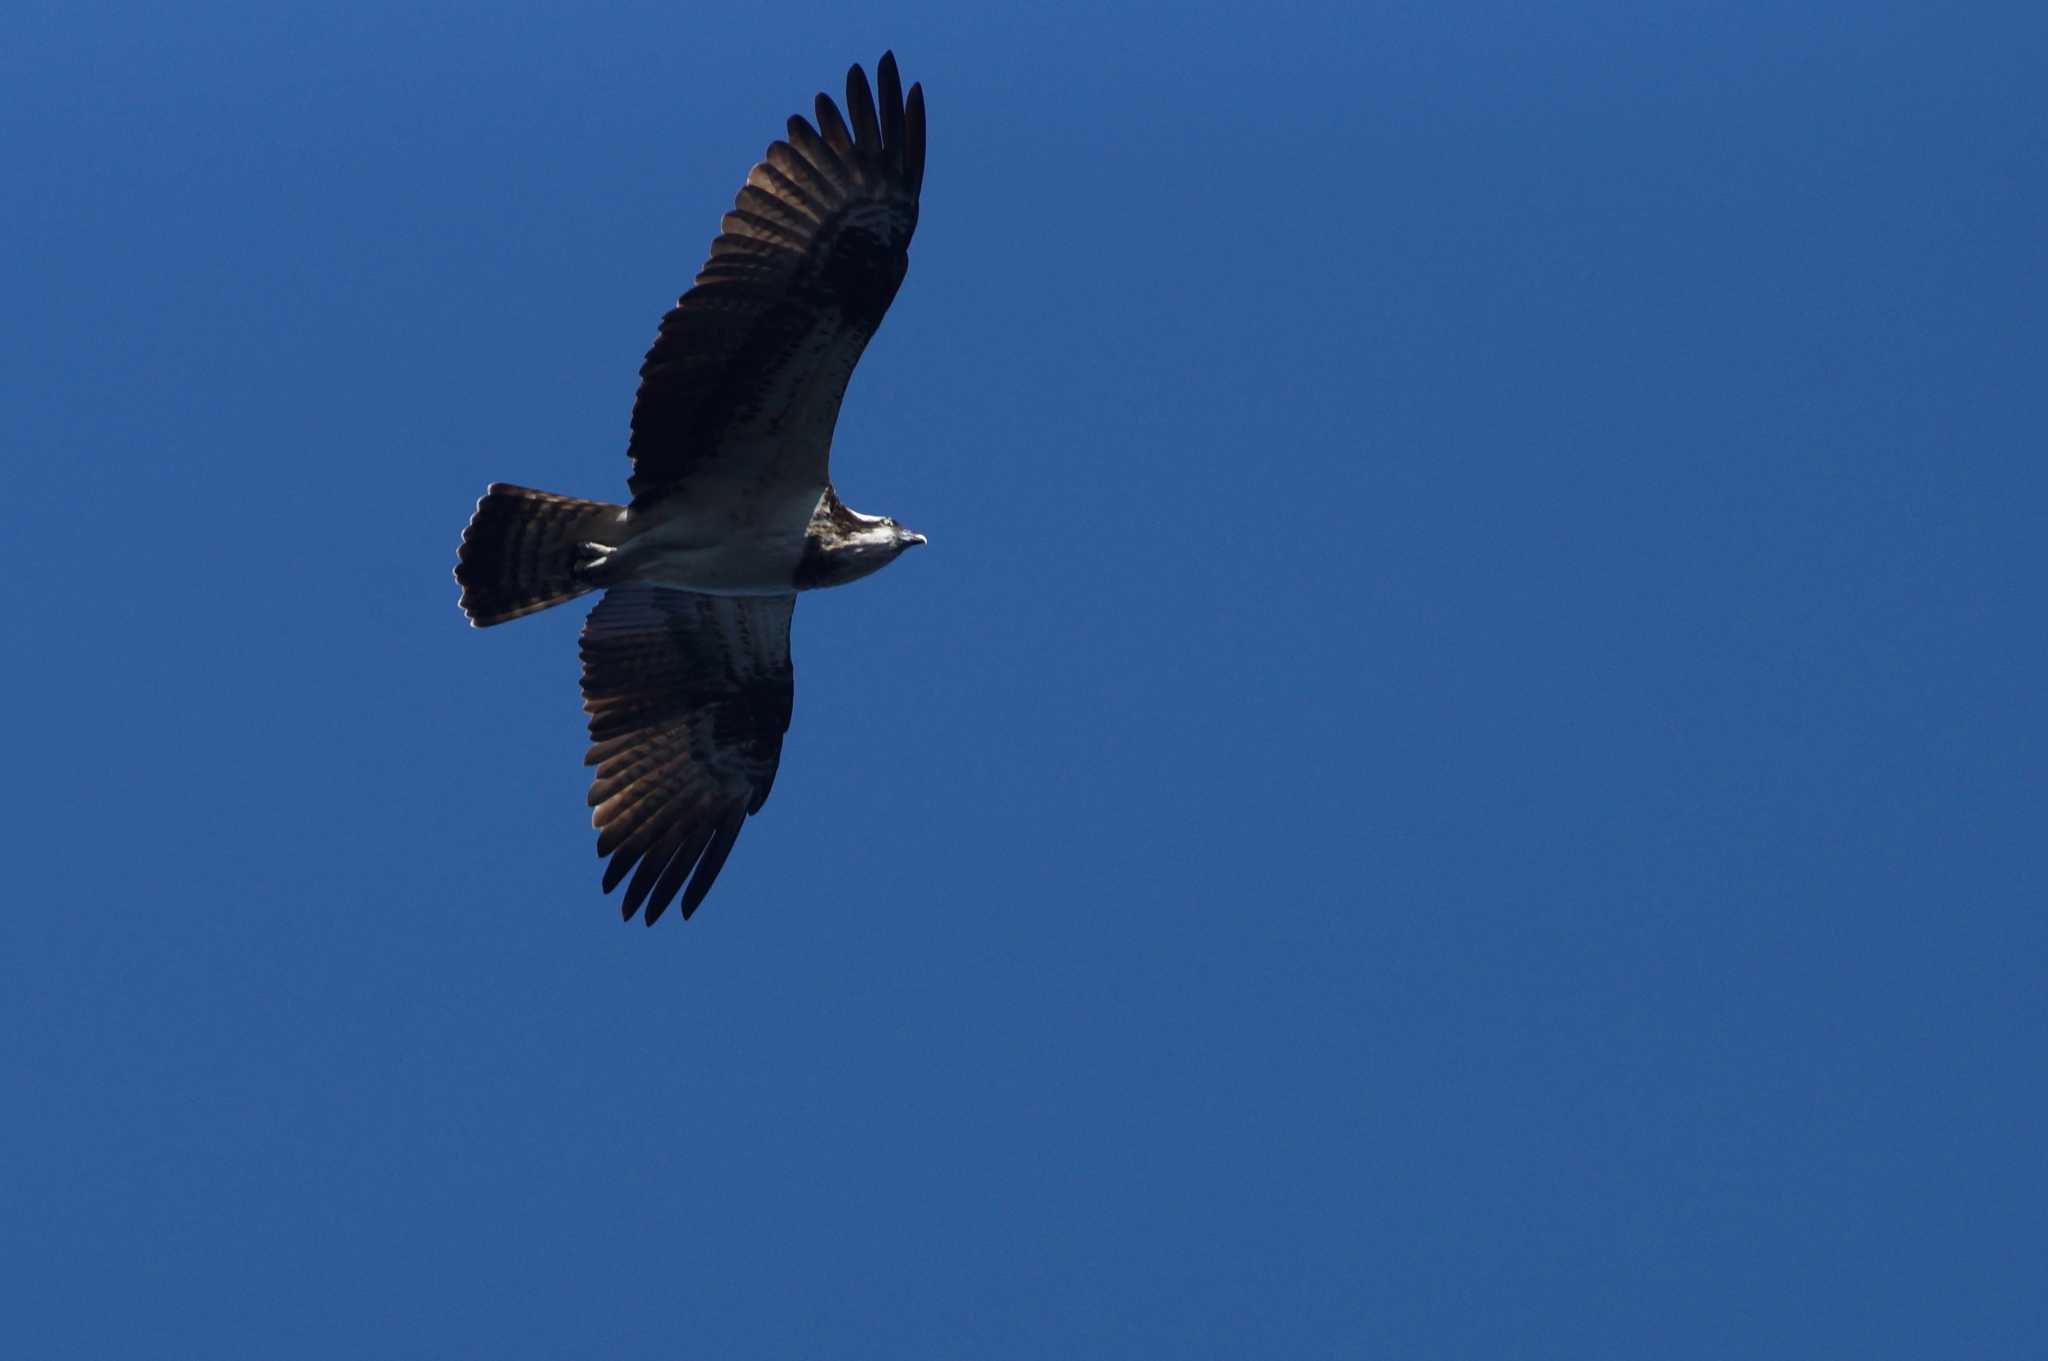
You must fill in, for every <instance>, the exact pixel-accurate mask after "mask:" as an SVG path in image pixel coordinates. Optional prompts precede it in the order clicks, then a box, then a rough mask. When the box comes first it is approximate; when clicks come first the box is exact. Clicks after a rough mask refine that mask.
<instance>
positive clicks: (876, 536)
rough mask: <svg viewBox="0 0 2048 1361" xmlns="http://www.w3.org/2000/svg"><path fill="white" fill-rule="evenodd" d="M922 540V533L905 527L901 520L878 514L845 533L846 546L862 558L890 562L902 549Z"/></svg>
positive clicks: (911, 546) (917, 543)
mask: <svg viewBox="0 0 2048 1361" xmlns="http://www.w3.org/2000/svg"><path fill="white" fill-rule="evenodd" d="M863 518H864V519H865V517H863ZM924 541H925V540H924V535H922V534H919V533H916V532H915V531H912V530H909V529H905V528H904V527H903V524H902V522H900V521H898V520H896V519H894V518H892V517H890V516H887V515H878V516H875V517H874V518H873V519H865V522H864V523H863V524H862V525H861V526H860V527H859V528H858V529H856V530H854V532H853V533H851V534H849V535H847V536H846V547H847V548H848V549H850V550H851V551H852V552H853V553H855V554H856V555H858V556H860V557H862V558H869V559H879V560H880V561H881V562H891V561H894V560H895V558H896V555H897V554H899V553H901V552H902V551H903V550H904V549H906V548H915V547H917V545H919V544H921V543H923V542H924Z"/></svg>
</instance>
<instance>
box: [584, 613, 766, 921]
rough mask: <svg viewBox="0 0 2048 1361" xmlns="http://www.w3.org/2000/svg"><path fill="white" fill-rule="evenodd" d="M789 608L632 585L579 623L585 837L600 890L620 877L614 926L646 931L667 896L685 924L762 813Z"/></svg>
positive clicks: (609, 887)
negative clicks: (601, 865) (599, 873)
mask: <svg viewBox="0 0 2048 1361" xmlns="http://www.w3.org/2000/svg"><path fill="white" fill-rule="evenodd" d="M795 608H796V597H795V596H793V595H780V596H750V597H731V596H710V595H698V594H696V593H695V592H693V591H677V590H670V589H668V588H666V587H661V586H647V585H640V584H635V585H628V586H615V587H613V588H612V590H611V591H610V592H609V593H607V594H606V596H605V598H604V600H603V601H602V602H600V603H599V605H598V607H597V608H596V609H594V610H592V611H591V612H590V618H589V620H588V621H586V622H585V623H584V625H583V708H584V711H585V712H587V713H588V714H589V715H590V750H589V752H588V753H586V754H585V756H584V758H583V760H584V764H586V765H592V766H596V767H597V773H596V777H595V778H594V779H593V780H592V781H591V785H590V804H591V807H592V809H594V810H595V811H593V813H592V814H591V824H592V825H593V826H595V827H596V828H597V853H598V855H600V856H609V857H610V858H611V863H610V864H609V865H608V866H606V867H605V872H604V891H605V892H606V893H610V892H611V891H612V890H613V889H615V888H617V887H618V886H619V882H620V881H621V880H623V879H625V878H626V876H627V875H628V874H630V875H632V881H631V882H630V883H628V884H627V885H626V896H625V900H624V902H623V904H622V907H623V909H624V915H625V916H626V917H627V918H628V919H630V918H631V917H632V916H633V914H634V912H636V911H638V910H639V909H640V908H641V906H642V905H643V904H644V905H645V907H646V909H647V924H648V925H649V926H652V925H654V923H655V921H656V919H658V918H659V917H660V916H661V914H662V912H663V911H664V910H666V909H667V907H668V905H669V903H670V902H671V901H672V900H673V899H674V898H675V896H676V894H677V893H678V892H681V893H682V895H683V901H682V914H683V916H684V917H685V918H687V917H688V916H689V915H690V914H691V913H693V912H695V911H696V910H697V905H698V904H699V903H701V902H703V901H704V895H705V894H706V893H708V892H710V891H711V884H712V881H713V880H715V879H716V878H717V877H718V871H719V870H720V869H721V868H723V867H724V865H725V858H726V856H727V855H729V854H731V852H732V847H733V843H734V842H735V841H737V840H738V839H739V835H740V826H741V824H742V823H744V822H745V821H746V820H747V817H748V815H749V814H751V813H757V812H759V811H760V810H761V805H762V804H764V803H766V802H767V801H768V790H769V788H770V787H771V786H772V785H773V784H774V783H775V768H776V766H777V764H779V763H780V761H781V760H782V735H783V734H784V733H785V732H787V731H789V715H790V706H791V702H792V700H793V697H794V695H795V677H794V672H793V671H792V669H791V667H790V663H789V620H790V615H791V614H792V613H793V612H794V610H795ZM693 869H694V871H695V873H694V874H692V870H693ZM685 879H687V880H688V881H689V886H688V888H687V889H685V888H684V881H685Z"/></svg>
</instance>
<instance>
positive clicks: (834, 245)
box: [631, 54, 924, 501]
mask: <svg viewBox="0 0 2048 1361" xmlns="http://www.w3.org/2000/svg"><path fill="white" fill-rule="evenodd" d="M875 76H876V80H877V82H878V83H879V85H880V86H881V103H880V106H879V107H877V105H876V102H875V97H874V95H873V94H872V93H871V92H870V91H869V89H868V78H867V76H866V74H865V73H863V72H862V70H861V69H860V67H858V66H855V67H854V68H853V69H852V70H850V71H848V72H847V74H846V108H847V118H841V117H840V114H839V109H838V107H837V106H836V105H834V104H833V102H832V101H831V100H830V99H829V98H827V97H826V96H824V95H822V94H821V95H819V96H818V99H817V116H818V124H817V126H816V127H815V128H814V127H812V126H811V125H810V124H809V123H807V122H805V121H804V119H803V118H802V117H801V116H795V117H792V118H791V119H790V120H789V140H788V141H783V142H776V143H774V144H773V145H771V146H770V147H769V148H768V155H767V159H765V160H763V161H762V162H761V164H759V165H757V166H755V167H754V169H753V172H752V173H751V174H749V175H748V176H747V183H746V187H745V188H743V189H741V190H740V193H739V198H738V200H737V202H735V203H734V205H733V210H732V211H731V212H729V213H727V214H726V215H725V219H724V221H723V222H721V223H720V224H719V227H720V230H719V236H718V239H717V240H715V241H713V242H712V243H711V258H710V259H709V260H708V261H706V262H705V264H704V268H703V270H702V271H701V272H700V273H699V274H698V275H697V279H696V282H695V283H694V284H693V285H692V286H691V288H690V291H689V292H687V293H685V294H683V296H682V298H681V299H680V300H679V301H678V302H677V303H676V305H675V307H674V308H673V309H672V310H671V311H670V312H669V314H668V315H667V316H665V317H663V318H662V322H661V332H660V334H659V335H657V336H656V337H655V341H654V346H653V348H652V349H650V350H649V351H648V352H647V361H646V363H645V364H643V365H642V366H641V368H640V393H639V396H638V397H637V398H636V399H635V401H634V404H633V441H632V445H631V453H632V456H633V476H632V481H631V486H632V488H633V496H634V498H635V500H636V501H643V500H646V499H648V498H650V497H652V496H656V495H660V494H662V493H665V492H667V491H669V490H671V489H672V488H673V487H674V485H675V484H676V483H678V482H683V481H689V480H694V479H698V478H703V477H711V478H716V479H720V480H725V481H729V482H731V483H734V484H749V485H759V484H761V483H763V482H771V483H780V482H783V481H785V480H790V481H801V482H802V483H803V484H804V485H815V486H816V487H818V488H820V489H822V488H823V487H824V486H825V484H826V482H827V480H828V469H827V455H828V454H829V452H830V449H831V445H832V427H833V426H834V425H835V424H836V423H837V422H838V419H839V401H840V398H841V397H842V396H843V395H844V394H845V392H846V380H847V379H848V378H849V377H850V376H852V373H853V366H854V364H855V363H856V362H858V361H859V359H860V356H861V351H862V350H864V349H866V348H867V343H868V338H869V337H870V336H872V335H873V334H874V333H875V328H876V327H878V326H880V325H881V324H882V315H883V313H885V312H887V311H888V310H889V303H890V301H891V300H892V299H893V298H895V296H896V289H897V286H898V285H900V284H901V283H902V282H903V274H904V271H905V270H907V269H908V268H909V267H910V256H909V254H908V248H909V246H910V236H911V233H912V232H913V231H915V230H916V228H917V195H918V189H919V187H920V186H921V185H922V184H923V183H924V91H923V90H922V89H921V88H920V87H918V86H916V85H913V86H911V87H910V97H909V99H908V100H906V99H905V98H904V96H903V84H902V81H901V79H900V78H899V77H898V76H897V73H896V58H895V56H894V55H893V54H884V55H883V57H882V60H881V63H880V64H879V65H878V66H877V67H876V68H875ZM849 120H850V121H851V125H852V126H851V127H850V128H849V126H848V122H849Z"/></svg>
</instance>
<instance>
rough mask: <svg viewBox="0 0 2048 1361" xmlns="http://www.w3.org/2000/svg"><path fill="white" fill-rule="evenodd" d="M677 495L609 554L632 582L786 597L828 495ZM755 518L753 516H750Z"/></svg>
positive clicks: (699, 490) (698, 487)
mask: <svg viewBox="0 0 2048 1361" xmlns="http://www.w3.org/2000/svg"><path fill="white" fill-rule="evenodd" d="M708 490H710V489H709V488H707V487H705V486H703V485H702V484H701V483H700V484H697V485H695V486H693V487H692V488H691V491H692V493H695V495H690V496H678V497H676V498H674V499H673V500H672V501H670V502H667V503H665V504H663V505H662V506H661V507H660V511H659V518H658V519H654V520H653V521H652V522H651V523H649V524H648V525H647V527H646V528H644V529H642V530H641V531H639V532H638V533H636V534H634V535H633V537H632V538H630V539H628V540H627V541H626V542H625V543H624V544H622V545H621V546H620V547H618V548H616V549H614V550H613V551H612V552H611V553H610V554H608V555H607V559H608V561H609V563H610V564H611V565H612V566H613V567H614V569H615V570H621V571H622V572H623V575H624V579H625V580H628V581H647V582H652V583H654V584H655V585H658V586H677V587H681V588H682V589H683V590H686V591H701V592H703V593H704V594H706V595H786V594H787V593H788V592H789V591H790V590H792V589H793V585H792V583H793V581H794V580H795V577H796V568H797V563H798V562H800V561H801V560H802V558H803V555H804V531H805V530H806V529H808V528H809V527H810V523H811V513H812V512H813V511H815V510H816V509H817V507H818V502H819V500H820V499H822V497H823V495H824V493H823V492H820V491H793V492H784V493H783V494H782V495H780V496H776V497H774V498H773V499H765V498H764V499H759V500H752V501H749V500H748V499H747V498H745V497H718V496H703V495H702V493H704V492H706V491H708ZM747 512H751V513H747Z"/></svg>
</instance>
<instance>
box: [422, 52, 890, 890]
mask: <svg viewBox="0 0 2048 1361" xmlns="http://www.w3.org/2000/svg"><path fill="white" fill-rule="evenodd" d="M876 76H877V80H878V83H879V86H880V95H881V100H880V104H879V105H877V103H876V100H875V96H874V93H873V92H871V91H870V89H869V87H868V83H867V77H866V75H865V74H864V73H863V72H862V71H861V69H860V68H859V67H858V66H856V67H854V68H853V69H852V70H851V71H850V72H849V73H848V75H847V101H846V102H847V117H846V118H842V117H841V115H840V112H839V110H838V107H837V106H836V105H834V104H833V103H832V101H831V100H830V99H828V98H826V97H825V96H824V95H819V96H818V99H817V102H816V112H817V126H816V127H813V126H812V125H811V124H810V123H808V122H806V121H805V120H803V119H802V118H792V119H790V120H789V138H788V140H787V141H779V142H776V143H774V144H773V145H772V146H770V147H769V149H768V155H767V157H766V159H764V160H763V161H762V163H761V164H759V165H757V166H755V167H754V170H753V172H752V173H751V174H750V175H749V176H748V178H747V184H746V186H745V187H744V188H742V189H741V191H740V194H739V199H738V202H737V203H736V204H735V206H734V209H733V211H732V212H730V213H727V214H726V216H725V219H724V221H723V223H722V224H721V226H722V229H723V230H722V231H721V233H720V235H719V237H718V238H717V240H715V241H714V242H713V243H712V248H711V258H710V260H709V261H708V262H707V263H706V264H705V266H704V268H703V270H702V271H700V272H699V274H698V276H697V280H696V282H695V284H694V285H693V286H692V287H691V288H690V290H689V291H688V292H687V293H685V294H684V295H683V296H682V298H681V299H680V300H679V301H678V302H677V304H676V306H675V307H674V308H673V309H672V310H671V311H670V312H669V314H668V315H667V316H666V317H664V318H663V320H662V325H661V330H660V333H659V334H658V335H657V336H656V338H655V342H654V345H653V348H651V349H650V350H649V351H648V354H647V360H646V363H645V364H644V365H643V366H642V368H641V385H640V393H639V397H638V399H637V400H636V402H635V404H634V410H633V437H632V442H631V447H630V450H629V452H630V453H631V455H632V458H633V463H634V470H633V474H632V477H631V478H630V479H629V482H628V485H629V487H630V488H631V491H632V500H631V502H630V503H629V504H625V505H617V504H613V503H610V502H603V501H584V500H579V499H577V498H574V497H567V496H559V495H556V494H554V493H552V492H542V491H535V490H532V489H530V488H526V487H515V486H511V485H508V484H503V483H497V484H493V485H492V486H491V488H490V489H489V490H488V491H487V492H486V493H485V495H484V497H483V499H482V500H480V501H479V502H478V503H477V509H476V514H475V515H474V516H473V517H471V520H470V524H469V528H468V529H467V530H466V531H465V532H464V534H463V542H462V549H461V552H460V554H459V557H458V561H457V564H456V569H455V576H456V580H457V581H459V582H460V583H461V585H462V588H463V592H462V608H463V610H464V612H465V613H466V614H468V616H469V618H470V622H471V623H473V624H475V625H477V626H479V627H482V626H486V625H491V624H498V623H503V622H505V621H506V620H510V619H516V618H519V617H520V616H522V615H526V614H531V613H533V612H535V611H537V610H542V609H546V608H547V607H549V606H550V605H556V604H560V603H561V602H563V601H566V600H571V599H574V598H575V597H577V596H579V595H583V594H586V593H588V592H591V591H599V590H602V591H604V592H606V594H605V598H604V600H603V601H602V602H601V603H600V604H599V605H598V606H597V608H596V609H594V610H593V611H591V614H590V618H589V620H588V622H587V623H586V624H585V626H584V630H583V643H582V650H583V663H584V666H583V695H584V708H585V710H586V712H587V713H588V714H589V715H590V735H591V747H590V751H589V753H588V755H587V756H586V758H585V759H586V761H587V762H588V763H589V764H591V765H594V766H596V767H597V774H596V778H595V780H594V781H593V783H592V786H591V791H590V802H591V804H592V806H593V808H594V809H595V810H596V811H595V813H594V814H593V817H592V821H593V822H594V824H595V825H596V826H597V828H598V830H599V836H598V854H599V855H601V856H608V857H610V859H611V863H610V865H609V867H608V868H607V869H606V872H605V879H604V887H605V890H606V891H607V892H609V891H610V890H611V889H613V888H614V887H616V886H617V885H618V884H619V883H620V882H621V881H622V880H623V879H624V878H625V876H626V875H628V874H631V875H632V881H631V883H630V884H629V885H628V887H627V890H626V898H625V915H626V916H628V917H631V916H632V915H633V913H634V912H635V911H636V910H638V909H639V908H640V907H641V906H642V904H644V905H645V907H646V919H647V921H648V923H649V924H650V925H652V924H653V922H654V921H655V919H656V918H658V917H659V916H660V915H661V913H662V911H663V910H664V909H665V908H666V907H667V905H668V903H669V902H670V901H671V900H672V899H674V898H675V897H676V896H677V894H678V893H681V894H682V915H683V916H685V917H687V916H689V915H690V914H691V913H692V912H694V911H695V910H696V908H697V906H698V904H699V903H701V902H702V901H703V898H704V894H705V893H706V892H708V891H709V889H710V887H711V883H712V881H713V880H714V879H715V878H716V877H717V874H718V871H719V869H720V868H721V867H722V866H723V865H724V863H725V857H726V855H727V854H728V853H729V852H730V851H731V849H732V845H733V842H734V841H735V840H736V839H737V837H738V836H739V829H740V827H741V825H742V824H743V823H744V822H745V820H746V818H747V817H748V816H749V815H750V814H752V813H755V812H758V811H759V810H760V808H761V805H762V804H763V803H764V802H765V801H766V800H767V797H768V791H769V788H770V786H771V785H772V783H773V781H774V778H775V770H776V766H777V764H778V762H779V760H780V757H781V751H782V736H783V733H784V732H785V731H786V730H787V729H788V727H789V716H790V706H791V699H792V696H793V680H792V672H791V667H790V661H789V621H790V616H791V613H792V611H793V609H794V607H795V602H796V595H797V593H798V592H799V591H807V590H816V589H819V588H822V587H827V586H837V585H843V584H845V583H846V582H849V581H854V580H857V579H859V578H860V577H863V576H866V575H868V574H870V573H872V572H875V571H878V570H880V569H881V568H883V567H885V566H887V565H888V564H889V563H890V562H893V561H894V560H895V559H896V557H897V556H898V555H899V554H901V553H902V552H903V551H904V550H905V549H907V548H910V547H912V546H913V545H916V544H921V543H923V542H924V536H923V535H920V534H913V533H911V532H910V531H908V530H906V529H904V528H903V527H902V526H901V525H899V524H897V523H896V521H894V520H892V519H889V518H887V517H886V516H869V515H861V514H859V513H858V512H856V511H853V510H850V509H848V508H847V506H846V505H845V504H844V503H843V502H842V501H841V500H840V499H839V495H838V493H837V492H836V491H835V490H834V488H833V486H832V480H831V476H830V470H829V458H830V452H831V446H832V435H833V430H834V427H835V425H836V424H837V421H838V416H839V404H840V399H841V397H842V396H843V395H844V393H845V390H846V383H847V380H848V379H849V378H850V377H851V376H852V373H853V368H854V365H855V364H856V363H857V362H858V361H859V359H860V355H861V352H862V351H863V350H864V349H865V348H866V346H867V342H868V338H869V337H870V336H871V335H873V334H874V331H875V328H876V327H877V326H879V325H880V324H881V320H882V316H883V314H884V313H885V312H886V311H887V309H888V306H889V303H890V302H891V300H892V299H893V298H894V297H895V294H896V289H897V287H898V285H900V284H901V282H902V280H903V274H904V271H905V269H906V268H907V266H908V260H909V257H908V254H907V247H908V245H909V243H910V237H911V234H912V233H913V231H914V230H915V229H916V225H917V203H918V191H919V188H920V186H921V185H922V182H923V178H924V142H925V138H924V97H923V92H922V91H921V90H920V89H919V88H918V87H917V86H912V87H911V89H910V92H909V97H908V98H907V99H906V98H905V97H904V94H903V90H902V85H901V82H900V80H899V78H898V76H897V73H896V62H895V58H894V57H893V56H889V55H885V56H884V57H883V58H882V60H881V63H880V64H879V65H878V67H877V68H876Z"/></svg>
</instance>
